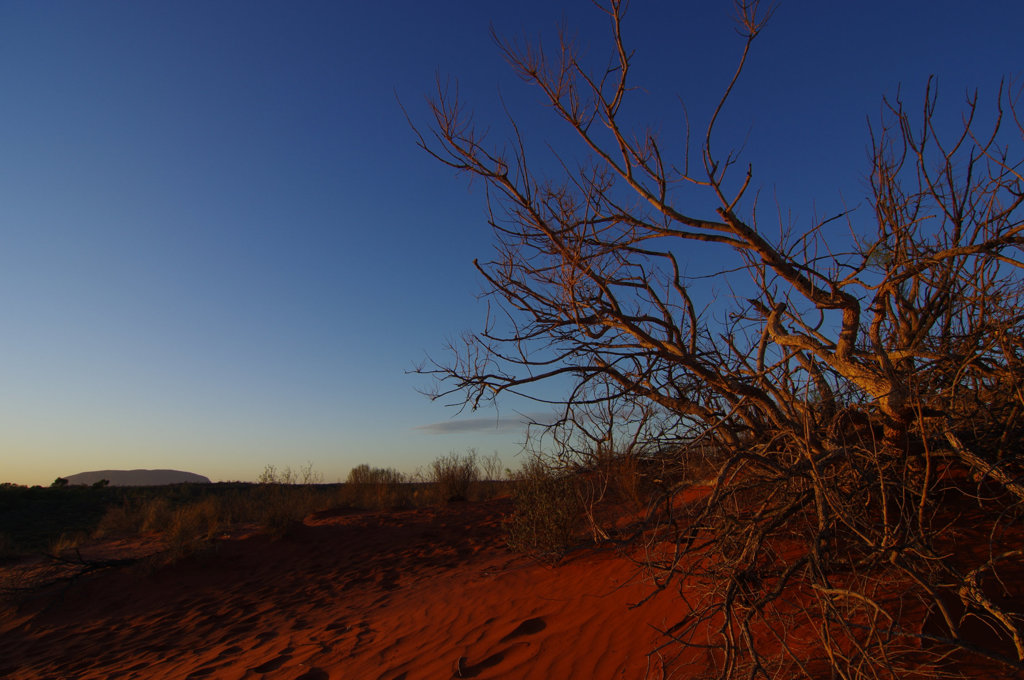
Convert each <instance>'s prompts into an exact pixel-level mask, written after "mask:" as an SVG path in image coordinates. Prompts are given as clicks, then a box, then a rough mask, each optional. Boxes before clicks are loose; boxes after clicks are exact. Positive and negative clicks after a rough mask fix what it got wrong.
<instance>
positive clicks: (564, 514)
mask: <svg viewBox="0 0 1024 680" xmlns="http://www.w3.org/2000/svg"><path fill="white" fill-rule="evenodd" d="M577 487H578V482H577V479H576V477H575V476H574V475H573V474H571V473H569V472H565V471H560V470H556V469H552V468H551V467H550V466H549V465H548V464H547V463H546V462H544V461H543V460H541V459H540V458H533V459H531V460H529V461H527V462H526V463H525V464H524V465H523V467H522V468H521V469H520V470H519V471H518V472H516V473H515V474H514V475H513V477H512V498H513V501H514V503H515V512H514V513H513V515H512V517H511V519H510V520H509V522H508V524H507V526H506V531H507V540H508V545H509V547H510V548H512V549H513V550H515V551H517V552H525V553H529V554H532V555H535V556H537V557H541V558H542V559H546V560H550V561H556V560H558V559H560V558H561V556H562V555H564V553H565V551H566V549H567V548H568V547H569V546H571V545H572V544H573V543H574V542H575V539H576V535H577V532H578V531H579V529H580V527H581V526H582V521H583V506H582V502H581V501H580V495H579V489H578V488H577Z"/></svg>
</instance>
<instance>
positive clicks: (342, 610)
mask: <svg viewBox="0 0 1024 680" xmlns="http://www.w3.org/2000/svg"><path fill="white" fill-rule="evenodd" d="M510 511H511V507H510V504H509V501H508V500H507V499H498V500H494V501H488V502H482V503H468V504H459V505H453V506H449V507H445V508H430V509H422V510H411V511H405V512H392V513H353V514H338V513H335V514H330V513H322V514H320V515H314V516H311V517H309V518H307V519H306V521H305V523H304V524H303V525H302V526H301V527H296V528H295V529H294V530H293V531H291V532H290V534H289V535H288V536H286V537H285V538H282V539H278V540H272V539H270V538H268V537H266V536H262V535H253V536H248V537H240V538H233V539H229V540H222V541H219V542H218V544H217V547H216V549H215V550H214V551H211V552H208V553H205V554H202V555H199V556H195V557H191V558H188V559H186V560H183V561H181V562H178V563H177V564H174V565H171V566H167V567H162V568H157V569H154V568H152V567H150V568H146V567H143V566H142V565H135V566H132V567H126V568H118V569H113V570H107V571H104V572H102V573H97V574H93V575H91V576H88V577H83V578H80V579H78V580H77V581H75V582H74V583H73V584H71V585H70V586H69V587H67V588H64V587H62V586H61V587H57V586H51V587H49V588H47V589H44V590H42V591H40V592H38V593H36V594H34V595H33V596H32V597H30V598H27V599H26V598H23V599H22V600H21V601H20V602H19V603H18V604H17V605H10V604H4V605H0V606H2V609H0V677H5V678H11V679H12V680H18V679H25V680H28V679H30V678H32V679H35V678H69V679H70V678H80V679H83V680H84V679H87V678H103V679H104V680H105V679H106V678H147V679H148V678H174V679H175V680H180V679H182V678H218V679H219V678H227V679H233V678H247V679H248V678H268V679H269V678H282V679H286V680H298V679H300V678H301V679H303V680H325V679H327V678H330V679H331V680H339V679H341V678H354V679H360V680H361V679H364V678H365V679H378V678H380V679H382V680H403V679H404V680H415V679H417V678H453V677H475V678H481V679H482V678H619V677H626V678H644V677H649V678H660V677H662V675H663V673H662V670H661V668H660V663H659V660H658V657H657V656H654V657H651V658H649V657H648V652H649V651H650V650H652V649H653V648H654V647H656V646H657V645H658V644H659V643H660V642H663V641H664V638H660V637H659V634H658V633H657V631H656V630H655V629H654V628H653V627H652V626H658V627H663V626H666V625H670V624H671V623H673V622H675V621H676V620H678V618H679V614H680V612H679V606H680V601H679V600H678V599H677V597H673V594H672V593H664V594H662V595H661V596H659V597H657V598H654V599H652V600H650V601H648V602H647V603H645V604H644V605H643V606H641V607H638V608H630V605H631V604H633V603H636V602H638V601H639V600H641V599H642V598H643V597H644V596H646V595H648V594H649V593H650V585H649V584H646V583H644V582H643V580H642V579H641V578H640V575H639V574H638V571H637V568H636V566H635V565H633V564H632V563H630V562H629V561H628V560H626V559H624V558H622V557H619V556H616V555H615V554H614V553H612V552H594V551H590V552H586V553H581V554H580V555H579V556H577V557H575V558H574V559H571V560H569V561H567V562H565V563H563V564H561V565H559V566H557V567H549V566H546V565H543V564H540V563H538V562H536V561H535V560H532V559H530V558H527V557H524V556H520V555H515V554H513V553H510V552H509V551H508V550H507V548H505V546H504V539H503V535H502V531H501V521H502V518H503V516H505V515H507V514H508V513H509V512H510ZM698 670H701V669H699V668H697V667H691V668H690V669H689V670H686V671H682V672H681V673H680V674H679V675H676V676H675V677H684V678H685V677H689V676H690V674H691V673H692V672H694V671H698ZM677 671H679V669H678V668H677Z"/></svg>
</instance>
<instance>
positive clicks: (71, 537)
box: [47, 531, 86, 557]
mask: <svg viewBox="0 0 1024 680" xmlns="http://www.w3.org/2000/svg"><path fill="white" fill-rule="evenodd" d="M85 538H86V536H85V534H84V533H82V532H77V531H76V532H69V533H64V534H61V535H60V537H59V538H57V539H56V540H55V541H53V542H52V543H50V547H49V550H48V551H47V552H48V554H50V555H53V556H54V557H61V556H64V555H66V554H68V553H70V552H72V551H74V550H76V549H77V548H78V547H79V546H80V545H82V541H84V540H85Z"/></svg>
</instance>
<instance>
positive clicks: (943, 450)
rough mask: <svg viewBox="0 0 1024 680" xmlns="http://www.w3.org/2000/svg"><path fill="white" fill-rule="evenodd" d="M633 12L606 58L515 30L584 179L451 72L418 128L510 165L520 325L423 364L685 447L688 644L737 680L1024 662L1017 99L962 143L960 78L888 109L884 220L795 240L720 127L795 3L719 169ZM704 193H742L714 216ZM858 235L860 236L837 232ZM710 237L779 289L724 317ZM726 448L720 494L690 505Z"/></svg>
mask: <svg viewBox="0 0 1024 680" xmlns="http://www.w3.org/2000/svg"><path fill="white" fill-rule="evenodd" d="M623 7H624V3H622V2H620V0H609V2H607V4H606V5H605V6H604V7H603V9H604V10H605V12H606V13H607V14H608V17H609V23H610V27H611V35H610V41H611V45H612V50H611V54H612V57H611V60H610V63H609V65H608V66H607V68H605V69H604V70H601V71H598V72H594V71H592V70H588V69H587V68H586V67H585V65H584V64H583V63H582V62H581V60H580V59H579V58H578V57H577V50H576V48H575V46H574V45H573V44H572V43H571V42H570V41H569V40H567V39H565V38H563V39H562V40H561V41H560V42H559V44H558V45H557V46H555V48H554V49H550V48H545V46H543V45H527V46H517V45H516V44H513V43H509V42H501V41H499V46H500V49H502V50H503V52H504V55H505V57H506V58H507V60H508V62H509V63H510V64H511V66H512V68H514V69H515V71H516V72H517V73H518V74H519V76H520V77H521V78H522V79H524V80H525V81H527V82H529V83H531V84H533V85H535V86H536V87H537V88H538V89H539V91H540V92H541V93H542V94H543V96H544V97H545V99H546V101H547V103H548V105H549V106H550V107H551V109H552V110H553V111H554V113H555V114H556V115H557V116H558V117H559V118H560V119H561V120H562V121H563V122H564V124H565V125H566V127H567V130H568V131H569V132H570V133H571V134H570V137H571V138H572V139H574V140H575V141H576V142H577V143H582V148H583V149H584V150H585V154H586V158H585V161H583V162H579V163H570V162H568V161H567V160H564V159H563V161H562V164H561V168H562V174H561V175H560V176H559V177H557V178H554V179H552V178H550V177H546V176H542V175H538V174H536V171H535V168H536V166H535V165H533V164H532V163H531V162H528V159H527V151H526V149H527V142H526V139H525V137H524V135H525V133H526V131H524V130H521V129H520V127H519V126H518V125H517V124H516V123H515V121H512V136H511V139H510V141H509V142H508V143H507V144H504V145H501V146H492V145H490V144H489V143H488V141H487V140H486V139H485V138H484V135H483V134H482V133H480V132H479V131H478V129H477V128H476V127H475V126H474V125H473V122H472V119H471V117H470V115H469V114H468V113H467V112H466V110H465V109H464V107H463V105H462V103H461V101H460V100H459V98H458V94H457V92H456V91H454V90H453V89H448V88H445V87H443V86H441V85H440V84H439V87H438V91H437V93H436V97H435V98H434V100H433V102H432V114H433V120H432V123H431V129H430V132H429V133H426V134H424V133H419V132H418V134H419V135H420V136H419V142H420V144H421V146H422V147H423V148H424V149H426V150H427V151H428V152H429V153H431V154H432V155H433V156H434V157H436V158H437V159H438V160H440V161H442V162H443V163H445V164H446V165H448V166H449V167H451V168H454V169H456V170H457V171H460V172H465V173H469V174H470V175H472V176H474V177H477V178H479V179H481V180H483V183H484V186H485V187H486V190H487V206H488V214H489V224H490V226H491V228H492V229H493V231H494V234H495V246H496V251H495V255H494V257H493V258H492V259H490V260H487V261H477V262H476V263H475V264H476V267H477V269H478V270H479V272H480V274H481V275H482V276H483V278H484V280H485V281H486V287H487V293H488V294H489V296H490V298H491V300H492V310H493V311H494V314H493V316H492V318H490V319H489V320H488V322H487V324H486V325H485V327H484V328H483V330H481V331H480V332H478V333H475V334H468V335H466V336H464V338H462V342H461V343H460V344H453V345H452V347H451V349H452V350H453V351H452V355H451V357H450V358H449V359H448V360H446V361H443V362H433V363H430V364H429V365H427V366H425V367H424V368H423V369H422V371H423V372H425V373H428V374H431V375H433V376H434V377H436V378H437V383H436V384H437V391H436V392H435V394H434V396H436V397H441V396H449V395H460V396H459V398H460V399H461V400H462V402H463V403H464V404H466V405H468V406H470V407H473V408H475V407H476V406H478V405H479V404H481V403H483V402H487V401H491V400H494V399H497V398H499V397H501V395H503V394H511V393H514V394H525V395H527V396H529V395H531V394H532V395H535V396H537V395H541V396H543V395H544V393H543V392H538V391H535V390H542V389H543V387H542V386H543V385H545V384H548V383H551V382H554V381H557V382H559V384H568V385H569V388H568V391H567V393H566V394H565V395H564V396H563V397H562V398H561V399H560V400H559V401H558V403H559V404H560V405H561V408H562V409H563V411H562V413H563V416H562V418H561V420H560V421H559V422H557V423H554V424H552V428H551V429H550V430H549V434H550V435H551V436H552V437H553V440H554V441H555V442H556V443H557V444H559V445H560V447H561V448H560V451H561V452H562V453H563V454H565V455H567V456H570V457H576V458H578V459H580V460H582V461H583V462H586V461H587V460H588V458H587V457H588V456H593V455H596V454H598V453H599V452H601V451H603V450H604V449H602V447H606V446H607V445H608V444H609V443H611V442H614V441H619V442H623V441H625V442H628V444H629V447H631V449H634V448H635V449H637V450H641V449H642V450H645V451H649V450H650V445H651V444H652V443H654V444H656V445H657V449H658V451H659V455H660V456H661V457H662V458H663V459H665V458H670V459H671V460H674V461H675V462H676V465H677V466H678V469H679V476H678V481H677V483H676V484H674V485H673V486H671V487H670V488H667V489H666V491H665V493H664V495H663V497H661V498H659V499H658V508H659V511H658V513H657V521H656V523H655V524H654V525H653V528H652V529H651V530H650V531H648V532H647V533H646V534H645V535H644V539H643V540H644V541H645V542H646V543H645V544H646V546H647V552H646V553H645V554H646V558H645V559H646V562H647V564H648V566H649V567H650V568H652V569H653V573H654V574H656V583H657V586H658V587H659V588H668V587H670V585H672V584H676V585H677V586H678V587H679V592H680V595H681V596H682V597H683V598H684V599H686V602H687V605H688V607H687V608H686V610H687V611H688V612H689V613H688V614H687V615H686V616H685V617H684V618H682V619H681V621H680V622H679V623H678V624H677V625H676V626H673V627H671V628H669V629H667V630H666V631H665V634H666V636H668V638H669V639H670V640H671V641H672V642H673V643H675V642H679V643H682V644H683V645H684V646H687V645H689V646H699V647H701V648H705V649H708V650H710V651H709V654H710V658H712V659H713V660H714V668H715V671H714V674H715V675H717V676H719V677H723V678H725V677H740V676H746V677H766V678H767V677H779V676H783V677H792V676H794V675H803V676H806V677H824V676H825V675H828V674H831V676H832V677H844V678H854V677H897V676H899V677H911V676H913V674H914V673H915V672H921V673H932V674H936V673H947V674H956V673H957V672H958V669H961V668H964V667H965V666H964V664H972V663H973V664H977V663H982V662H984V663H991V664H995V666H997V667H998V668H1000V669H1001V672H1017V671H1020V670H1021V669H1024V631H1022V629H1021V626H1020V620H1021V619H1020V616H1021V614H1020V611H1019V609H1015V608H1014V607H1015V606H1018V605H1019V602H1018V605H1015V604H1014V599H1013V597H1012V596H1014V595H1020V593H1016V594H1015V593H1013V592H1011V591H1012V588H1010V587H1009V586H1007V585H1006V583H1005V581H1004V580H1001V576H1003V575H1005V574H1019V573H1022V572H1021V570H1022V569H1024V561H1022V560H1021V555H1022V552H1021V551H1020V550H1019V549H1018V548H1016V546H1017V545H1018V544H1019V540H1020V538H1021V532H1020V529H1019V526H1020V525H1019V519H1020V516H1021V501H1022V499H1024V477H1022V474H1024V460H1022V455H1021V450H1020V444H1019V441H1020V436H1021V434H1022V433H1024V410H1022V409H1024V390H1022V384H1021V382H1022V376H1024V373H1022V370H1021V369H1022V368H1024V366H1022V362H1024V304H1022V303H1024V299H1022V296H1024V286H1022V283H1024V279H1022V271H1021V269H1022V262H1024V260H1022V258H1021V248H1022V245H1024V219H1022V217H1024V210H1022V202H1024V179H1022V176H1021V167H1022V162H1024V161H1022V159H1021V158H1020V154H1021V146H1020V143H1021V142H1022V141H1024V125H1022V121H1021V119H1020V118H1019V117H1018V115H1017V109H1016V107H1015V103H1016V100H1015V99H1014V96H1013V95H1014V93H1013V92H1012V91H1011V89H1012V88H1011V89H1007V90H1000V92H999V93H998V94H997V96H996V98H995V106H994V111H995V120H994V122H991V123H989V124H982V123H981V122H980V118H981V117H982V115H981V114H982V107H981V106H980V105H979V102H978V99H977V97H976V96H972V97H970V98H969V99H968V101H967V103H966V107H965V113H964V117H963V122H962V126H961V127H960V128H959V130H957V131H956V133H955V134H954V135H953V136H952V137H950V136H949V135H948V133H947V132H946V131H945V130H943V129H940V126H939V124H938V122H937V115H936V111H937V105H938V97H937V88H936V87H935V86H934V84H933V83H929V87H928V89H927V93H926V95H925V98H924V105H923V108H922V109H921V111H920V113H919V114H916V115H913V114H911V112H910V111H908V110H907V108H906V106H905V104H904V102H903V101H902V99H900V98H897V99H896V100H895V101H890V102H886V104H885V110H884V115H883V116H882V118H881V120H880V122H879V123H877V124H876V125H875V126H874V127H873V128H872V129H871V142H872V149H873V154H872V158H871V167H870V175H869V177H870V186H871V195H870V204H871V206H872V207H873V218H874V219H873V220H871V228H870V229H865V228H863V227H862V226H861V225H862V224H863V223H864V220H862V219H858V220H857V221H856V222H855V221H854V219H853V217H852V216H851V215H849V214H842V215H838V216H835V217H831V218H828V219H822V220H818V221H817V222H815V223H813V224H811V225H810V227H808V228H806V229H804V230H800V231H798V230H793V229H785V228H784V229H781V230H780V229H779V225H777V224H776V225H768V224H761V223H760V221H759V219H758V211H757V209H756V208H757V206H756V198H755V197H754V196H753V194H752V192H751V185H752V177H753V173H752V169H751V168H750V167H749V166H746V167H744V166H743V165H741V163H740V159H739V157H738V156H737V155H735V154H734V153H732V152H728V153H725V154H724V155H723V154H721V153H720V152H719V151H718V148H719V146H718V143H717V136H716V123H717V121H718V118H719V116H720V114H721V111H722V110H723V109H724V107H725V106H726V104H727V102H728V100H729V97H730V95H731V93H732V91H733V89H734V87H735V86H736V85H737V82H738V80H739V78H740V74H741V73H742V71H743V69H744V65H745V64H746V62H747V59H748V56H749V54H750V49H751V45H752V44H753V43H754V41H755V40H756V38H757V36H758V34H759V33H760V32H761V30H762V29H763V27H764V26H765V23H766V21H767V20H768V18H769V17H770V15H771V10H772V8H771V7H769V6H766V5H764V4H763V3H761V2H759V1H758V0H745V1H740V2H737V3H736V8H737V15H738V21H739V26H740V28H741V34H742V36H743V40H744V42H743V46H742V50H741V52H740V57H739V62H738V66H737V68H736V71H735V74H734V76H733V78H732V80H731V82H730V83H729V84H728V86H727V87H726V89H725V91H724V93H723V95H722V97H721V99H720V101H719V102H718V105H717V107H716V108H715V109H714V112H713V114H712V115H711V117H710V119H709V120H708V122H707V125H706V128H705V131H704V133H703V136H702V137H701V140H700V144H699V162H695V163H693V164H692V166H693V167H691V162H690V160H691V159H690V152H691V149H687V150H686V152H685V157H684V158H682V159H677V158H671V159H670V158H665V157H664V156H663V154H662V148H663V146H664V145H663V144H662V142H661V141H660V140H659V138H658V137H657V136H656V135H655V134H653V133H650V132H647V131H643V132H639V133H637V132H635V131H634V128H633V127H632V126H630V125H629V124H628V123H627V122H625V121H626V120H627V118H628V116H627V114H626V113H625V112H626V111H627V110H628V107H629V102H630V100H631V92H632V87H633V86H632V83H631V79H630V65H631V58H632V52H631V51H630V50H629V49H628V47H627V46H626V44H625V41H624V39H623V35H622V22H623ZM687 136H689V135H688V134H687ZM680 187H689V189H690V190H689V191H688V192H685V193H684V192H683V191H682V190H681V189H680ZM694 188H696V189H697V190H700V191H703V192H705V193H706V197H707V199H708V200H710V201H713V202H714V203H715V204H716V205H717V207H716V208H715V209H714V210H713V211H711V212H710V213H708V214H704V213H702V212H701V211H700V210H699V208H694V209H690V208H688V207H687V205H685V204H684V203H685V200H684V199H685V198H687V197H692V195H693V193H692V190H693V189H694ZM840 224H845V225H846V227H847V229H848V230H849V234H850V238H849V239H848V240H849V247H846V248H843V247H841V246H837V245H836V239H834V238H833V239H831V240H830V239H827V238H826V231H827V230H828V229H833V228H834V227H835V226H836V225H840ZM772 234H774V235H772ZM695 247H699V248H704V249H714V251H715V252H717V253H718V254H719V255H721V256H725V257H728V258H730V259H731V262H732V263H733V264H732V265H731V266H727V267H723V269H722V270H721V271H720V272H718V273H717V275H716V276H717V278H718V280H719V282H720V285H722V286H723V287H728V286H729V285H730V281H735V277H736V276H737V275H738V274H742V273H745V274H746V276H747V279H748V283H747V284H745V286H746V287H745V288H743V290H750V291H753V292H752V294H750V295H743V296H734V297H732V298H731V299H725V300H723V299H720V300H718V301H717V302H716V306H715V307H714V308H712V309H702V308H701V307H699V306H698V304H697V303H696V302H695V299H697V295H698V294H699V291H700V290H702V289H706V288H707V286H708V285H709V283H708V281H707V280H705V279H701V280H695V279H693V278H689V277H688V276H687V275H686V274H685V273H684V272H685V271H686V270H685V267H684V266H682V265H681V263H680V258H683V257H685V254H686V253H687V252H688V249H693V248H695ZM538 398H539V396H538ZM580 442H583V443H584V445H583V446H580V445H579V443H580ZM588 442H589V443H588ZM645 447H646V448H645ZM698 456H704V457H708V458H710V459H711V460H712V461H713V462H714V465H715V467H714V469H713V472H712V473H711V476H712V477H713V483H712V484H711V485H710V490H709V491H708V492H707V493H706V494H705V495H704V496H702V497H701V498H700V499H699V500H697V501H694V502H691V503H689V504H687V505H685V506H683V505H681V504H680V503H679V498H680V497H681V494H682V492H683V491H684V490H685V489H686V488H687V486H688V485H689V484H691V483H692V482H693V481H694V479H693V478H692V475H688V474H687V471H688V470H690V469H692V467H693V465H694V464H695V461H696V458H697V457H698ZM965 500H969V501H970V503H965V502H964V501H965ZM972 504H973V505H972ZM968 505H970V506H971V507H972V508H973V509H972V510H971V511H970V512H968V511H967V510H964V509H963V508H965V507H967V506H968ZM964 545H971V546H973V549H971V550H964V549H961V548H962V546H964ZM698 586H699V587H698ZM694 593H700V597H699V598H695V597H694ZM780 623H781V624H784V625H780ZM978 626H981V627H982V628H984V630H986V631H988V633H987V637H986V635H980V636H979V635H977V634H975V633H974V632H972V631H973V630H974V629H975V628H977V627H978ZM808 640H813V642H809V641H808ZM922 669H924V670H922ZM929 677H932V676H929Z"/></svg>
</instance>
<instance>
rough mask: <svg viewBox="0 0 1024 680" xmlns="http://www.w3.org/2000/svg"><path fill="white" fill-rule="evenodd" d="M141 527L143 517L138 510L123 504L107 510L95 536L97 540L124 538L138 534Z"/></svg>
mask: <svg viewBox="0 0 1024 680" xmlns="http://www.w3.org/2000/svg"><path fill="white" fill-rule="evenodd" d="M140 526H141V515H140V514H139V512H138V509H137V508H135V507H133V506H132V505H131V504H129V503H128V502H123V503H120V504H118V505H111V506H110V507H108V508H107V510H106V512H104V513H103V516H102V517H100V521H99V522H98V523H97V524H96V528H95V529H94V530H93V535H94V536H95V537H96V538H105V537H107V536H124V535H128V534H134V533H136V532H138V531H139V528H140Z"/></svg>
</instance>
